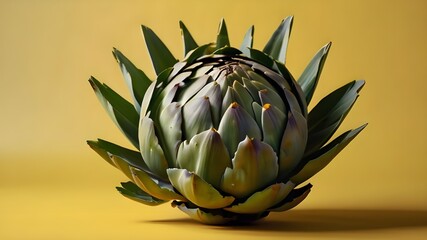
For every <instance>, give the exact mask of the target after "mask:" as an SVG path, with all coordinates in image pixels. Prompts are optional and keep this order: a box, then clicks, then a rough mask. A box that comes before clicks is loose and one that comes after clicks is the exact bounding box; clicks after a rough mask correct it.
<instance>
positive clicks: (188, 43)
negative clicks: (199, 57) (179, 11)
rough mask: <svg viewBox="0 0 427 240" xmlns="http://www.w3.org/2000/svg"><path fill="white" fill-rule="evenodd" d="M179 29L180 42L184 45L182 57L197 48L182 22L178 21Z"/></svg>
mask: <svg viewBox="0 0 427 240" xmlns="http://www.w3.org/2000/svg"><path fill="white" fill-rule="evenodd" d="M179 27H180V28H181V36H182V41H183V43H184V56H185V55H187V53H188V52H189V51H191V50H193V49H195V48H197V47H198V45H197V43H196V41H195V40H194V38H193V36H191V34H190V32H189V31H188V29H187V27H186V26H185V24H184V23H183V22H182V21H179Z"/></svg>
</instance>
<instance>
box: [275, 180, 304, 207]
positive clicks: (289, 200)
mask: <svg viewBox="0 0 427 240" xmlns="http://www.w3.org/2000/svg"><path fill="white" fill-rule="evenodd" d="M311 187H312V185H311V184H310V183H309V184H307V185H305V186H304V187H301V188H297V189H293V190H292V191H291V192H290V193H289V194H288V196H287V197H286V198H285V199H284V200H283V201H282V202H281V203H279V204H277V205H276V206H274V207H273V208H270V209H268V211H272V212H283V211H287V210H290V209H292V208H294V207H296V206H297V205H298V204H300V203H301V202H302V201H303V200H304V199H305V198H306V197H307V196H308V194H309V193H310V190H311Z"/></svg>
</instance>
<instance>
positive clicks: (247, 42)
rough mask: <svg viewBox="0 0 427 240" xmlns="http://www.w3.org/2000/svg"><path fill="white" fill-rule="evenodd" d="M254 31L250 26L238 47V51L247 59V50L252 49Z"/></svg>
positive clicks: (248, 54) (248, 53)
mask: <svg viewBox="0 0 427 240" xmlns="http://www.w3.org/2000/svg"><path fill="white" fill-rule="evenodd" d="M254 30H255V27H254V26H253V25H252V26H251V27H250V28H249V29H248V31H247V32H246V34H245V37H244V38H243V42H242V45H240V51H242V53H243V55H245V56H248V57H250V52H249V48H252V45H253V41H254Z"/></svg>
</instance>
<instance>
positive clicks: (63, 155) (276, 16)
mask: <svg viewBox="0 0 427 240" xmlns="http://www.w3.org/2000/svg"><path fill="white" fill-rule="evenodd" d="M288 15H294V16H295V21H294V25H293V31H292V34H291V41H290V45H289V51H288V55H287V59H288V61H287V66H288V67H289V69H290V70H291V71H292V73H293V74H294V76H296V77H298V76H299V75H300V74H301V72H302V71H303V69H304V67H305V65H306V64H307V63H308V61H309V60H310V59H311V57H312V56H313V55H314V54H315V52H316V51H317V50H318V49H319V48H320V47H321V46H323V45H324V44H326V43H327V42H328V41H332V42H333V45H332V49H331V51H330V53H329V56H328V59H327V62H326V64H325V67H324V70H323V74H322V77H321V80H320V83H319V86H318V89H317V94H316V95H315V98H314V100H313V103H315V102H317V101H319V100H320V98H321V97H322V96H324V95H326V94H327V93H328V92H330V91H332V90H334V89H335V88H337V87H339V86H341V85H343V84H345V83H347V82H349V81H351V80H353V79H366V81H367V84H366V86H365V88H364V89H363V90H362V92H361V96H360V98H359V99H358V102H357V103H356V105H355V106H354V108H353V110H352V111H351V113H350V114H349V115H348V117H347V119H346V121H345V123H344V124H343V126H342V128H341V129H340V130H339V132H343V131H345V130H347V129H349V128H354V127H357V126H359V125H361V124H363V123H364V122H369V125H368V127H367V128H366V129H365V130H364V131H363V132H362V133H361V134H360V135H359V136H358V137H357V138H356V139H355V140H354V141H353V142H352V143H351V144H350V145H349V146H348V147H347V148H346V149H345V150H344V151H343V152H342V153H341V154H340V155H338V157H337V158H336V159H335V160H334V161H333V162H332V163H331V164H330V165H329V166H328V167H327V168H326V169H324V170H323V171H322V172H321V173H319V174H318V175H316V176H315V177H314V178H312V179H311V181H310V182H311V183H312V184H313V185H314V187H313V189H312V192H311V194H310V195H309V197H308V198H307V199H306V200H305V201H304V202H303V203H302V204H301V205H300V206H298V207H297V208H296V209H295V210H292V211H290V212H286V213H280V214H271V216H270V217H268V218H267V219H266V220H263V221H262V222H260V223H259V224H256V225H255V226H250V227H245V226H239V227H234V228H224V227H211V226H204V225H200V224H197V223H194V222H192V221H190V220H188V218H187V216H186V215H184V214H183V213H181V212H180V211H179V210H177V209H172V208H171V207H170V206H169V204H165V205H162V206H159V207H148V206H144V205H140V204H137V203H135V202H131V201H129V200H127V199H125V198H123V197H121V196H120V195H119V194H118V193H117V192H116V190H115V189H114V187H115V186H116V185H118V184H119V182H120V181H123V180H125V177H124V176H122V175H121V174H120V173H119V172H118V171H116V170H115V169H113V168H112V167H111V166H109V165H108V164H106V163H105V162H104V161H103V160H102V159H101V158H100V157H99V156H97V155H96V153H94V152H92V151H91V150H90V149H89V148H88V147H87V146H86V144H85V140H86V139H95V138H97V137H100V138H104V139H107V140H111V141H113V142H116V143H118V144H121V145H125V146H129V144H128V143H127V142H126V140H125V139H124V137H123V136H122V135H121V133H120V132H119V131H118V130H117V129H116V127H115V126H114V124H113V123H112V122H111V121H110V119H109V118H108V116H107V114H106V113H105V112H104V110H103V109H102V107H101V106H100V104H99V102H98V100H97V99H96V97H95V95H94V94H93V92H92V89H91V88H90V86H89V84H88V82H87V79H88V78H89V76H90V75H94V76H95V77H97V78H98V79H100V80H101V81H103V82H106V83H107V84H109V85H110V86H111V87H112V88H113V89H115V90H116V91H118V92H120V93H122V94H123V95H125V96H126V97H128V96H129V94H128V93H127V89H126V87H125V84H124V82H123V80H122V76H121V73H120V70H119V68H118V67H117V65H116V62H115V60H114V59H113V57H112V54H111V50H112V47H117V48H118V49H120V50H121V51H123V52H124V53H125V54H126V55H127V56H128V57H129V58H130V59H131V60H133V61H134V63H136V64H137V65H138V66H139V67H140V68H142V69H143V70H144V71H145V72H146V73H147V74H148V75H150V76H151V77H153V76H154V74H153V72H154V71H153V68H152V66H151V63H150V61H149V57H148V53H147V50H146V47H145V45H144V42H143V38H142V36H141V33H140V27H139V26H140V24H144V25H147V26H149V27H151V28H152V29H153V30H154V31H155V32H156V33H157V34H158V35H159V36H160V37H161V38H162V39H163V40H164V42H165V43H166V45H167V46H168V47H169V48H170V49H171V51H172V52H173V53H174V54H175V56H176V57H179V58H181V57H182V46H181V37H180V30H179V25H178V21H179V20H183V21H184V22H185V23H186V25H187V27H188V28H189V29H190V31H191V32H192V33H193V35H194V37H195V38H196V41H197V42H198V43H199V44H201V43H207V42H211V41H214V40H215V35H216V32H217V26H218V23H219V20H220V19H221V18H222V17H224V18H225V19H226V21H227V24H228V29H229V33H230V38H231V42H232V45H234V46H239V45H240V41H241V39H242V38H243V35H244V33H245V32H246V30H247V28H248V27H249V26H250V25H251V24H254V25H255V43H254V44H255V47H257V48H262V47H263V46H264V44H265V43H266V41H267V40H268V38H269V37H270V35H271V33H272V32H273V31H274V29H275V28H276V27H277V26H278V24H279V23H280V21H281V19H283V18H284V17H286V16H288ZM426 56H427V2H426V1H422V0H420V1H415V0H412V1H409V0H401V1H394V0H375V1H371V0H364V1H362V0H359V1H339V0H336V1H332V0H325V1H308V0H304V1H297V0H294V1H291V0H276V1H273V0H264V1H255V0H249V1H230V0H216V1H209V2H208V1H144V0H141V1H136V0H135V1H131V0H127V1H112V0H110V1H107V0H105V1H102V0H99V1H95V0H73V1H65V0H62V1H61V0H57V1H54V0H40V1H30V0H27V1H25V0H1V1H0V81H1V84H0V93H1V94H0V110H1V114H0V136H1V137H0V239H168V238H169V239H184V238H185V239H270V238H271V239H284V238H292V239H294V238H295V239H297V238H301V239H307V238H325V239H328V238H331V237H336V238H361V237H366V238H384V239H386V238H390V237H396V238H402V237H404V238H405V239H408V238H410V239H416V238H420V239H423V237H426V235H427V204H426V202H427V186H426V183H427V174H426V172H427V146H426V135H427V127H426V125H427V124H426V123H427V107H426V103H427V91H426V87H427V60H426V59H427V58H426Z"/></svg>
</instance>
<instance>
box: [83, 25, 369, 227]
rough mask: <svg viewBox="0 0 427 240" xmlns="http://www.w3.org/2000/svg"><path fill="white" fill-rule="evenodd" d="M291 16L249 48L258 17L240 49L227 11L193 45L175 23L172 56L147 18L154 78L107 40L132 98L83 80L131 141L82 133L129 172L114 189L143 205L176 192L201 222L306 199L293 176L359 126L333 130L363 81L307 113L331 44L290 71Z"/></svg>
mask: <svg viewBox="0 0 427 240" xmlns="http://www.w3.org/2000/svg"><path fill="white" fill-rule="evenodd" d="M292 21H293V17H288V18H286V19H284V20H283V21H282V22H281V24H280V25H279V27H278V28H277V30H276V31H275V32H274V33H273V35H272V36H271V38H270V40H269V41H268V42H267V44H266V46H265V48H264V50H263V51H260V50H256V49H253V48H252V43H253V32H254V28H253V26H252V27H251V28H250V29H249V30H248V32H247V33H246V35H245V37H244V40H243V43H242V44H241V47H240V50H239V49H236V48H233V47H231V46H230V41H229V37H228V32H227V27H226V24H225V21H224V20H222V21H221V24H220V27H219V30H218V33H217V38H216V42H215V43H209V44H205V45H200V46H199V45H198V44H197V43H196V41H195V40H194V38H193V37H192V35H191V34H190V32H189V31H188V29H187V27H186V26H185V25H184V23H182V22H180V28H181V35H182V39H183V45H184V54H185V57H184V59H183V60H182V61H179V62H177V59H176V58H175V57H174V56H173V55H172V53H171V52H170V51H169V50H168V48H167V47H166V45H165V44H164V43H163V42H162V41H161V40H160V38H159V37H158V36H157V35H156V34H155V33H154V32H153V31H152V30H151V29H150V28H148V27H145V26H142V32H143V35H144V38H145V41H146V44H147V48H148V52H149V54H150V57H151V59H152V63H153V66H154V70H155V72H156V74H157V78H156V79H155V80H154V81H151V80H150V79H149V78H148V77H147V76H146V74H145V73H144V72H143V71H142V70H140V69H138V68H137V67H136V66H135V65H133V63H132V62H131V61H130V60H129V59H128V58H126V57H125V56H124V55H123V54H122V53H121V52H120V51H118V50H117V49H114V55H115V57H116V60H117V62H118V63H119V67H120V70H121V71H122V73H123V75H124V77H125V81H126V84H127V85H128V88H129V90H130V91H131V96H132V100H133V102H134V104H131V103H130V102H128V101H127V100H125V99H124V98H122V97H121V96H120V95H119V94H117V93H116V92H114V91H113V90H112V89H110V88H109V87H108V86H106V85H105V84H101V83H100V82H99V81H98V80H96V79H95V78H93V77H92V78H91V79H90V80H89V82H90V83H91V85H92V87H93V89H94V91H95V93H96V95H97V97H98V98H99V100H100V102H101V104H102V106H103V107H104V108H105V110H106V111H107V113H108V115H109V116H110V117H111V118H112V120H113V122H114V123H115V124H116V125H117V126H118V127H119V129H120V130H121V131H122V132H123V133H124V135H125V136H126V137H128V138H129V140H130V141H131V143H132V144H133V145H134V146H135V147H136V149H137V151H135V150H131V149H126V148H123V147H120V146H118V145H115V144H112V143H109V142H107V141H104V140H98V141H88V144H89V145H90V146H91V147H92V148H93V149H94V150H95V151H96V152H97V153H98V154H99V155H101V157H103V158H104V159H105V160H106V161H107V162H108V163H109V164H111V165H113V166H115V167H116V168H118V169H119V170H121V171H122V172H123V173H124V174H125V175H126V176H127V177H128V178H129V179H130V180H131V182H127V183H122V187H118V188H117V189H118V190H119V191H120V193H122V194H123V195H124V196H125V197H128V198H130V199H132V200H135V201H138V202H141V203H144V204H147V205H150V206H154V205H159V204H162V203H164V202H166V201H170V200H172V201H173V206H177V207H178V208H179V209H180V210H182V211H183V212H185V213H187V214H188V215H189V216H191V217H192V218H194V219H196V220H199V221H201V222H204V223H208V224H223V223H227V222H230V221H252V220H257V219H260V218H263V217H265V216H267V215H268V213H269V212H270V211H284V210H288V209H290V208H292V207H295V206H296V205H297V204H299V203H300V202H301V201H302V200H304V198H305V197H306V196H307V195H308V193H309V192H310V188H311V185H310V184H309V185H306V186H305V187H302V188H299V189H295V187H296V185H298V184H300V183H302V182H304V181H305V180H307V179H309V178H310V177H311V176H313V175H314V174H316V173H317V172H318V171H320V170H321V169H322V168H323V167H325V166H326V165H327V164H328V163H329V162H330V161H331V160H332V158H334V157H335V156H336V155H337V154H338V153H339V152H340V151H341V150H342V149H343V148H344V147H345V146H347V144H348V143H349V142H350V141H351V140H352V139H353V138H354V137H356V135H357V134H358V133H359V132H360V131H362V130H363V128H364V127H365V126H366V125H364V126H362V127H359V128H357V129H355V130H349V131H347V132H346V133H344V134H342V135H341V136H339V137H338V138H336V139H334V140H332V141H330V138H331V136H332V135H333V134H334V133H335V131H336V130H337V128H338V127H339V126H340V124H341V122H342V121H343V120H344V118H345V116H346V115H347V113H348V112H349V111H350V108H351V107H352V106H353V104H354V102H355V101H356V99H357V97H358V93H359V91H360V89H361V88H362V87H363V85H364V81H354V82H352V83H349V84H347V85H345V86H343V87H341V88H339V89H337V90H335V91H333V92H332V93H331V94H329V95H328V96H326V97H325V98H324V99H323V100H321V101H320V102H319V103H318V105H317V106H315V107H314V108H313V110H312V111H311V112H310V113H308V112H307V104H308V103H309V102H310V100H311V98H312V95H313V93H314V90H315V88H316V86H317V81H318V79H319V76H320V73H321V70H322V67H323V64H324V61H325V59H326V55H327V53H328V50H329V47H330V44H328V45H326V46H325V47H323V48H322V49H321V51H319V52H318V53H317V54H316V55H315V56H314V58H313V60H312V61H311V62H310V64H309V65H308V66H307V68H306V69H305V70H304V73H303V74H302V75H301V77H300V79H298V82H297V81H295V80H294V78H293V76H292V75H291V73H290V72H289V71H288V69H287V68H286V66H285V65H284V61H285V55H286V50H287V43H288V37H289V36H290V30H291V26H292ZM299 83H301V86H302V87H301V86H300V84H299ZM307 119H308V120H309V121H308V120H307ZM326 143H327V144H326Z"/></svg>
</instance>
